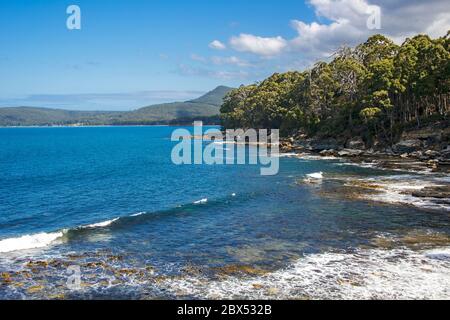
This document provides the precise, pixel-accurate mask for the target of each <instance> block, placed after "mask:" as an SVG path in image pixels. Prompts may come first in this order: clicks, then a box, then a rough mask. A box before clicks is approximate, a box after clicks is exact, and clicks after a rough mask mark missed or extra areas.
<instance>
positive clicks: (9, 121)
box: [0, 86, 232, 126]
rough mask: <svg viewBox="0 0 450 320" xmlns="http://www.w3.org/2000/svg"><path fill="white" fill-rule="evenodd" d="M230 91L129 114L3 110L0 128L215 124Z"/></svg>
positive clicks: (155, 106) (0, 110)
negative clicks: (77, 125)
mask: <svg viewBox="0 0 450 320" xmlns="http://www.w3.org/2000/svg"><path fill="white" fill-rule="evenodd" d="M230 90H232V88H229V87H225V86H219V87H217V88H216V89H214V90H212V91H210V92H208V93H206V94H205V95H203V96H201V97H199V98H197V99H194V100H191V101H186V102H173V103H164V104H158V105H152V106H148V107H144V108H141V109H137V110H134V111H127V112H108V111H69V110H62V109H49V108H34V107H12V108H0V126H47V125H72V124H83V125H126V124H174V123H177V122H178V121H179V122H183V123H184V122H189V121H191V120H194V119H197V120H205V121H206V122H211V121H213V122H216V119H218V115H219V113H220V111H219V109H220V106H221V104H222V101H223V98H224V97H225V95H226V94H227V93H228V92H229V91H230Z"/></svg>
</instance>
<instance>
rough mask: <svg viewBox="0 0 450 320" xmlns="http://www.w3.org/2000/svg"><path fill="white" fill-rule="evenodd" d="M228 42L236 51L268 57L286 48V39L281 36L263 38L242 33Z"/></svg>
mask: <svg viewBox="0 0 450 320" xmlns="http://www.w3.org/2000/svg"><path fill="white" fill-rule="evenodd" d="M230 44H231V46H232V47H233V49H235V50H236V51H240V52H250V53H255V54H257V55H261V56H266V57H270V56H274V55H277V54H279V53H281V52H282V51H283V50H284V49H285V48H286V46H287V41H286V40H285V39H283V38H282V37H273V38H263V37H258V36H254V35H251V34H245V33H242V34H240V35H239V36H237V37H232V38H231V40H230Z"/></svg>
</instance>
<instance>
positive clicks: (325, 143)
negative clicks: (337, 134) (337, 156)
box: [310, 138, 340, 152]
mask: <svg viewBox="0 0 450 320" xmlns="http://www.w3.org/2000/svg"><path fill="white" fill-rule="evenodd" d="M310 147H311V150H312V151H315V152H321V151H324V150H331V149H333V150H336V149H339V148H340V144H339V142H338V141H337V140H336V139H333V138H330V139H314V140H312V141H311V143H310Z"/></svg>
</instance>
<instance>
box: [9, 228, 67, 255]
mask: <svg viewBox="0 0 450 320" xmlns="http://www.w3.org/2000/svg"><path fill="white" fill-rule="evenodd" d="M63 235H64V233H63V231H60V232H53V233H45V232H43V233H37V234H32V235H24V236H21V237H17V238H9V239H4V240H1V241H0V253H6V252H12V251H18V250H26V249H36V248H43V247H46V246H48V245H49V244H51V243H52V242H53V241H55V240H56V239H58V238H61V237H62V236H63Z"/></svg>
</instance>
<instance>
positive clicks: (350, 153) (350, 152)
mask: <svg viewBox="0 0 450 320" xmlns="http://www.w3.org/2000/svg"><path fill="white" fill-rule="evenodd" d="M362 154H363V151H362V150H354V149H344V150H341V151H339V152H338V155H339V156H340V157H359V156H360V155H362Z"/></svg>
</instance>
